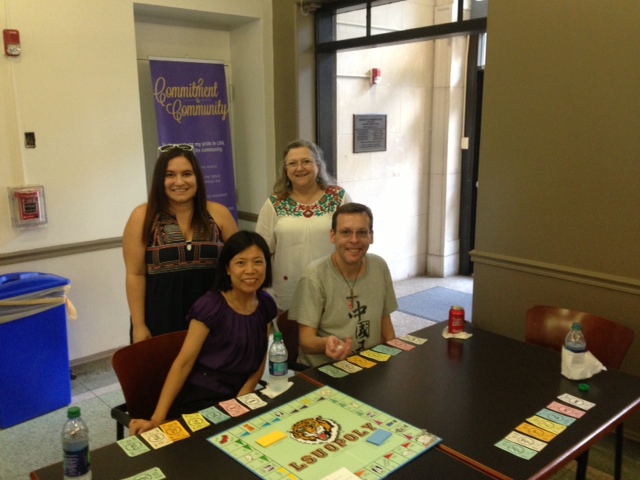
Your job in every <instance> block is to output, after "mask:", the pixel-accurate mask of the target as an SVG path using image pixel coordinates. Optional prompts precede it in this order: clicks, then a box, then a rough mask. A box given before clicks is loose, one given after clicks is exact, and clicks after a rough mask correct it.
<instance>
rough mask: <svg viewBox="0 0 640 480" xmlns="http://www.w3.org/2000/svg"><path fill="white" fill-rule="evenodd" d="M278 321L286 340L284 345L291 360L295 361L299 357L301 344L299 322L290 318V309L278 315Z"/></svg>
mask: <svg viewBox="0 0 640 480" xmlns="http://www.w3.org/2000/svg"><path fill="white" fill-rule="evenodd" d="M277 323H278V330H279V331H280V332H282V340H284V345H285V347H287V352H288V353H289V360H291V361H292V362H295V361H296V360H297V358H298V347H299V345H300V341H299V339H298V322H296V321H295V320H289V310H285V311H284V312H282V313H281V314H280V315H278V319H277Z"/></svg>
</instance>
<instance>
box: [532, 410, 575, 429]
mask: <svg viewBox="0 0 640 480" xmlns="http://www.w3.org/2000/svg"><path fill="white" fill-rule="evenodd" d="M536 415H538V416H539V417H542V418H546V419H547V420H551V421H552V422H556V423H559V424H560V425H564V426H565V427H568V426H569V425H571V424H572V423H573V422H575V421H576V419H575V418H571V417H567V416H566V415H562V414H561V413H558V412H554V411H552V410H547V409H546V408H543V409H542V410H540V411H539V412H538V413H536Z"/></svg>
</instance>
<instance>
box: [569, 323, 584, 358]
mask: <svg viewBox="0 0 640 480" xmlns="http://www.w3.org/2000/svg"><path fill="white" fill-rule="evenodd" d="M564 346H565V348H566V349H567V350H569V351H571V352H574V353H583V352H586V351H587V341H586V340H585V338H584V334H583V333H582V325H580V324H579V323H574V324H573V325H571V330H569V333H567V336H566V337H565V339H564Z"/></svg>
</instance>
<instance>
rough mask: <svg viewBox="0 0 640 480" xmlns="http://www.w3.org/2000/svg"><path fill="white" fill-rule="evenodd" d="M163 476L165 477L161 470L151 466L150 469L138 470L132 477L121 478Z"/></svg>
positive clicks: (159, 478) (146, 479) (140, 479)
mask: <svg viewBox="0 0 640 480" xmlns="http://www.w3.org/2000/svg"><path fill="white" fill-rule="evenodd" d="M163 478H167V477H165V476H164V473H162V470H160V469H159V468H158V467H153V468H152V469H150V470H145V471H144V472H140V473H138V474H137V475H134V476H133V477H127V478H124V479H123V480H162V479H163Z"/></svg>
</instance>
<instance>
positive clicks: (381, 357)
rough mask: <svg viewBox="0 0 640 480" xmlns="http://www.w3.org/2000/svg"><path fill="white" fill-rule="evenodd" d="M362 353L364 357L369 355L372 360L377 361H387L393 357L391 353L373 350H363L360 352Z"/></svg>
mask: <svg viewBox="0 0 640 480" xmlns="http://www.w3.org/2000/svg"><path fill="white" fill-rule="evenodd" d="M360 355H362V356H363V357H367V358H370V359H372V360H375V361H377V362H386V361H387V360H389V359H390V358H391V355H389V354H388V353H380V352H375V351H373V350H363V351H362V352H360Z"/></svg>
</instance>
